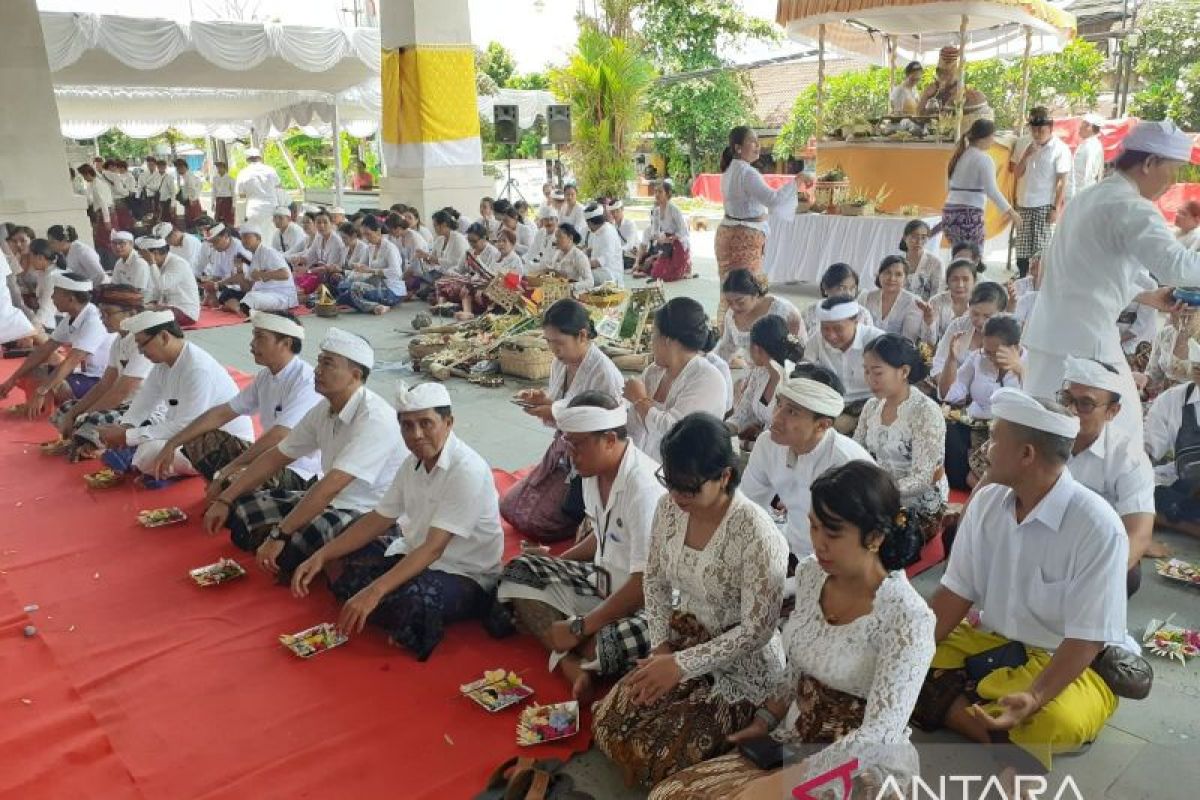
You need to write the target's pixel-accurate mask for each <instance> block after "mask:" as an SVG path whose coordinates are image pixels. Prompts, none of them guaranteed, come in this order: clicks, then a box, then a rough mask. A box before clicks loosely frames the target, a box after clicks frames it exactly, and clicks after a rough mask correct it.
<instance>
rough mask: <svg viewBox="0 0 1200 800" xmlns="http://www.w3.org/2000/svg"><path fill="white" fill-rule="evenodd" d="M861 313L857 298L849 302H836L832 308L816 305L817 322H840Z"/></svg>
mask: <svg viewBox="0 0 1200 800" xmlns="http://www.w3.org/2000/svg"><path fill="white" fill-rule="evenodd" d="M861 313H862V308H860V307H859V305H858V301H857V300H851V301H850V302H849V303H838V304H837V305H836V306H834V307H833V308H823V307H822V306H820V305H818V306H817V321H819V322H841V321H842V320H844V319H854V318H856V317H857V316H858V315H859V314H861Z"/></svg>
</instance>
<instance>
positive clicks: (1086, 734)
mask: <svg viewBox="0 0 1200 800" xmlns="http://www.w3.org/2000/svg"><path fill="white" fill-rule="evenodd" d="M992 411H993V413H994V417H995V422H994V424H993V426H992V440H991V466H990V468H989V470H988V477H989V478H990V479H991V481H992V482H993V483H992V484H991V485H987V486H984V487H982V488H980V489H978V490H977V491H976V493H975V495H974V497H973V498H972V500H971V502H970V503H969V504H968V505H967V509H966V511H965V512H964V514H963V518H962V521H961V522H960V523H959V526H958V536H957V538H956V539H955V543H954V550H953V551H952V552H951V555H950V561H949V565H948V566H947V568H946V573H945V575H944V576H943V577H942V584H941V586H940V587H939V588H938V590H937V593H936V594H935V595H934V597H933V599H932V600H931V601H930V605H931V606H932V608H933V612H934V614H935V615H936V616H937V629H936V638H937V641H938V647H937V652H936V654H935V655H934V658H933V662H932V668H931V669H930V671H929V673H928V675H927V676H926V679H925V685H924V687H923V688H922V690H921V696H920V698H919V700H918V702H917V709H916V713H915V714H914V718H913V719H914V722H915V723H917V724H918V725H919V726H920V727H922V728H926V729H933V728H937V727H939V726H941V725H945V726H946V727H948V728H950V729H951V730H953V731H955V732H957V733H959V734H961V735H963V736H966V737H967V738H969V739H971V740H972V741H974V742H977V743H980V744H989V743H992V744H995V743H999V742H1007V743H1011V744H1013V745H1016V746H1017V747H1018V748H1019V750H1016V751H1014V752H1011V753H1005V754H1003V755H1000V754H997V755H998V760H1000V761H1001V763H1004V762H1005V761H1008V762H1009V763H1007V764H1005V771H1006V772H1007V773H1010V774H1011V773H1012V772H1014V771H1020V772H1027V771H1029V770H1030V769H1033V770H1034V771H1040V770H1039V767H1040V768H1042V769H1045V770H1049V769H1050V767H1051V761H1052V757H1053V755H1055V754H1057V753H1066V752H1072V751H1076V750H1078V749H1080V748H1081V747H1083V746H1084V745H1085V744H1087V743H1089V742H1091V741H1093V740H1094V739H1095V738H1096V737H1097V736H1098V735H1099V734H1100V731H1101V729H1102V728H1103V727H1104V724H1105V722H1106V721H1107V720H1108V718H1109V717H1111V716H1112V714H1113V712H1114V711H1116V708H1117V692H1121V694H1122V696H1127V697H1138V696H1139V694H1140V696H1144V694H1141V693H1140V692H1139V691H1138V689H1139V687H1136V686H1134V687H1132V689H1131V686H1130V682H1129V681H1128V680H1126V679H1125V678H1127V677H1128V675H1129V673H1128V672H1125V668H1126V667H1130V666H1133V673H1134V674H1141V675H1142V678H1143V681H1142V683H1143V685H1142V686H1141V687H1140V689H1141V690H1143V691H1145V692H1148V691H1149V686H1148V683H1149V681H1148V678H1147V677H1146V672H1144V671H1143V670H1148V667H1146V666H1145V665H1144V662H1141V661H1140V659H1139V658H1138V657H1137V656H1135V655H1133V654H1134V653H1136V652H1137V645H1136V644H1135V643H1133V642H1132V641H1130V640H1129V637H1128V634H1127V633H1126V631H1125V610H1126V603H1125V572H1126V567H1127V562H1128V558H1129V537H1128V536H1127V535H1126V533H1125V529H1124V527H1122V525H1121V519H1120V517H1118V516H1117V512H1116V511H1114V510H1113V509H1112V507H1111V506H1109V504H1108V503H1107V502H1105V501H1104V499H1103V498H1102V497H1100V496H1099V495H1098V494H1096V493H1095V492H1093V491H1092V490H1090V489H1088V488H1087V487H1085V486H1083V485H1081V484H1079V483H1078V482H1076V481H1075V479H1074V478H1073V477H1072V476H1071V473H1070V472H1069V471H1068V470H1067V466H1066V464H1067V460H1068V458H1070V455H1071V444H1072V442H1073V441H1074V439H1075V436H1076V435H1077V433H1078V431H1079V421H1078V420H1077V419H1075V418H1074V417H1071V416H1069V415H1067V413H1066V412H1065V411H1064V410H1063V409H1062V408H1061V406H1057V405H1055V404H1050V403H1046V402H1044V401H1040V400H1036V399H1034V398H1032V397H1030V396H1029V395H1027V394H1024V393H1023V392H1021V391H1019V390H1016V389H1009V388H1004V389H999V390H997V391H996V393H995V395H993V397H992ZM972 604H975V605H977V606H978V608H979V610H980V612H981V615H982V620H983V623H982V626H981V627H979V628H975V627H971V625H969V624H968V623H966V622H964V621H963V620H964V618H965V617H966V615H967V611H968V610H969V609H970V607H971V605H972ZM1138 662H1140V663H1138ZM1114 667H1115V669H1114ZM1123 672H1124V673H1125V674H1124V675H1123V674H1122V673H1123ZM1030 756H1031V757H1032V759H1035V760H1036V763H1032V764H1031V763H1029V762H1030V758H1029V757H1030Z"/></svg>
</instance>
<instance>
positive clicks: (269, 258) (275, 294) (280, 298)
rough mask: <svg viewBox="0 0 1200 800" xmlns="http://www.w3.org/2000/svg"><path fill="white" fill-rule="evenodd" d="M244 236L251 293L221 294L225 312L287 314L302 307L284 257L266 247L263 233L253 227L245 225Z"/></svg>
mask: <svg viewBox="0 0 1200 800" xmlns="http://www.w3.org/2000/svg"><path fill="white" fill-rule="evenodd" d="M241 234H242V245H243V246H244V247H245V248H246V250H247V251H249V252H250V253H251V257H250V263H249V264H248V265H247V266H246V270H245V271H246V273H247V277H248V278H249V280H250V290H249V291H248V292H246V293H244V294H242V295H241V296H240V297H235V296H232V293H231V291H230V290H229V289H226V291H225V292H222V293H221V303H222V305H223V306H224V307H225V310H226V311H229V312H231V313H234V314H241V315H242V316H244V317H246V316H249V315H250V312H251V311H254V310H258V311H287V310H288V309H289V308H295V307H296V306H297V305H299V304H300V302H299V298H298V297H297V295H296V283H295V281H294V280H293V279H292V268H291V267H289V266H288V263H287V261H286V260H285V259H284V257H283V254H282V253H279V252H278V251H276V250H272V249H271V248H270V247H267V246H266V245H265V244H264V243H263V240H262V233H261V232H259V230H258V229H256V228H255V227H254V226H252V225H249V224H246V225H243V226H242V230H241ZM227 293H228V294H227Z"/></svg>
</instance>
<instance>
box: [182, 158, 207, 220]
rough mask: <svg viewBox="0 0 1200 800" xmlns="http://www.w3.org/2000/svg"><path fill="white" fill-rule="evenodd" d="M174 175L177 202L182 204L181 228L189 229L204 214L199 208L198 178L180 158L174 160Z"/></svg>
mask: <svg viewBox="0 0 1200 800" xmlns="http://www.w3.org/2000/svg"><path fill="white" fill-rule="evenodd" d="M175 173H176V175H177V177H176V182H177V183H178V186H179V191H178V196H179V201H180V202H181V203H182V204H183V227H184V228H189V229H190V228H191V227H192V224H193V223H194V222H195V221H196V220H197V219H199V218H200V216H201V215H202V214H203V213H204V209H203V208H201V207H200V176H198V175H197V174H196V173H194V172H192V171H191V170H190V169H188V163H187V161H185V160H184V159H182V158H177V159H175Z"/></svg>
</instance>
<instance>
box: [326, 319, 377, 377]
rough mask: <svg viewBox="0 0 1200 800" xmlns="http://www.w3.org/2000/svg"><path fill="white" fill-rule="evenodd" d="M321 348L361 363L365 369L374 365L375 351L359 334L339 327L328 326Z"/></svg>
mask: <svg viewBox="0 0 1200 800" xmlns="http://www.w3.org/2000/svg"><path fill="white" fill-rule="evenodd" d="M321 349H322V350H324V351H325V352H326V353H334V354H335V355H339V356H344V357H346V358H348V359H350V360H351V361H353V362H354V363H355V364H361V365H362V366H364V367H366V368H367V369H373V368H374V367H375V351H374V350H372V349H371V345H370V343H369V342H367V340H366V339H364V338H362V337H361V336H355V335H354V334H353V333H347V332H346V331H344V330H342V329H341V328H330V329H329V330H328V332H326V334H325V339H324V340H323V341H322V342H321Z"/></svg>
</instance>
